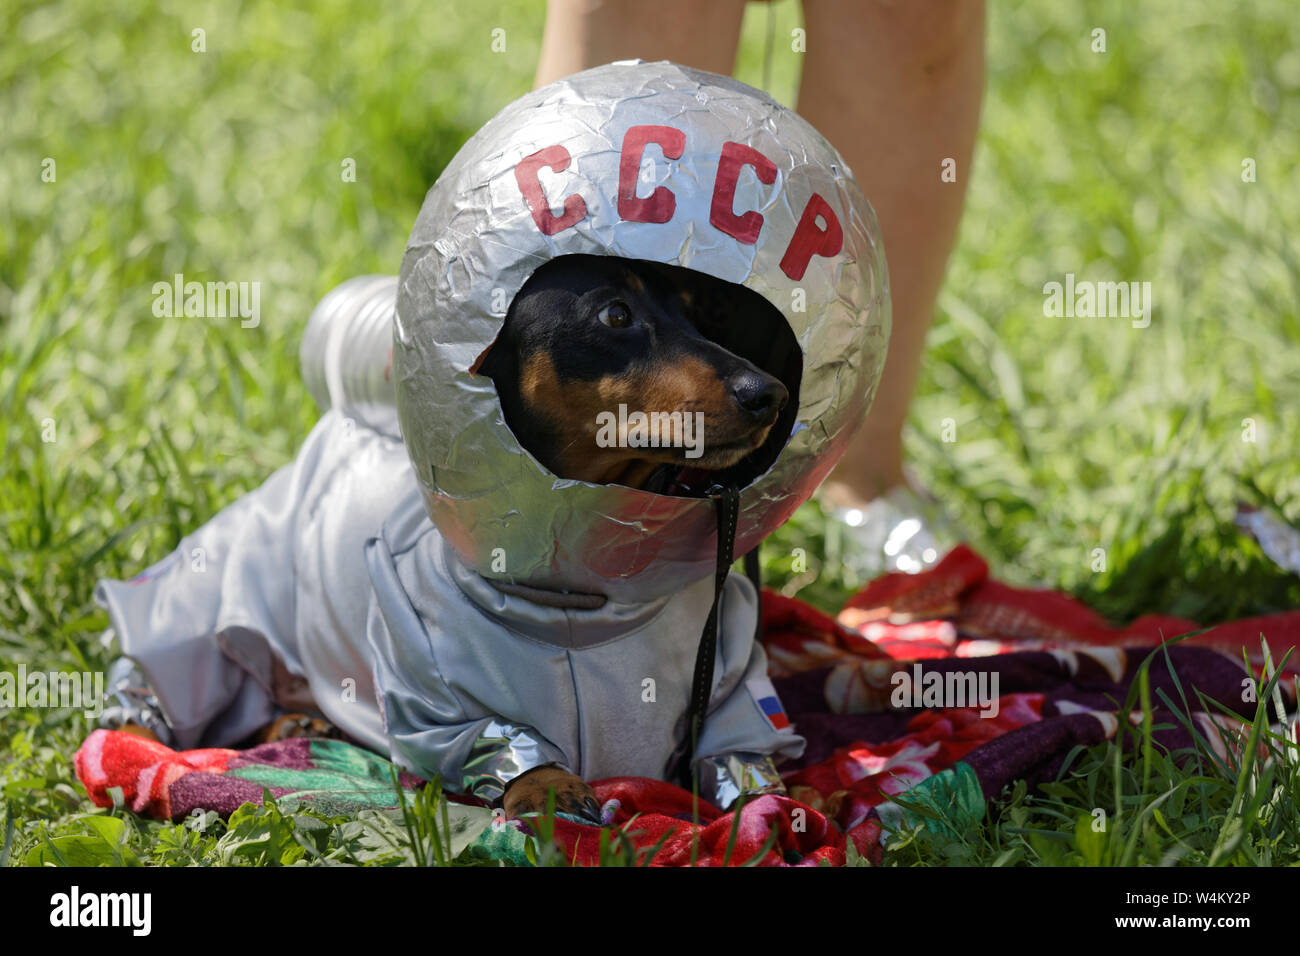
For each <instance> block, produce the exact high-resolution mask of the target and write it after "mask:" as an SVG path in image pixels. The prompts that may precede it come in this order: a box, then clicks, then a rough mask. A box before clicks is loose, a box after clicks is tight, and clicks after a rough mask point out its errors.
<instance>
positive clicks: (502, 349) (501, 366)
mask: <svg viewBox="0 0 1300 956" xmlns="http://www.w3.org/2000/svg"><path fill="white" fill-rule="evenodd" d="M509 352H510V349H509V347H508V346H506V345H504V344H502V342H501V339H500V337H498V338H497V339H496V340H495V341H494V342H493V343H492V344H491V345H489V346H488V347H487V348H485V349H484V350H483V351H482V352H480V353H479V357H478V358H476V359H475V360H474V364H473V365H471V366H470V367H469V374H471V375H486V376H487V377H488V378H490V379H494V380H495V379H496V377H497V376H498V375H501V374H503V373H504V372H506V371H507V368H506V366H507V359H506V356H507V355H508V354H509Z"/></svg>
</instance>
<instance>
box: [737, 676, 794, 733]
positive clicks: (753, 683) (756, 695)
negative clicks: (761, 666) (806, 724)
mask: <svg viewBox="0 0 1300 956" xmlns="http://www.w3.org/2000/svg"><path fill="white" fill-rule="evenodd" d="M745 689H746V690H748V691H749V696H750V697H751V698H753V701H754V704H755V706H757V707H758V711H759V713H761V714H762V715H763V718H764V719H765V720H766V721H767V722H768V724H770V725H771V727H772V729H773V730H775V731H776V732H777V733H780V734H792V733H794V728H793V727H792V726H790V718H789V717H787V716H786V715H785V708H784V707H782V706H781V699H780V698H779V697H777V696H776V688H775V687H773V686H772V682H771V681H770V680H768V679H767V678H766V677H757V678H755V679H754V680H748V681H745Z"/></svg>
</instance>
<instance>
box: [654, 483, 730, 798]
mask: <svg viewBox="0 0 1300 956" xmlns="http://www.w3.org/2000/svg"><path fill="white" fill-rule="evenodd" d="M706 494H707V495H708V496H709V497H710V498H712V499H713V503H714V505H715V506H716V509H717V516H718V561H717V567H716V570H715V573H714V577H713V607H711V608H710V609H709V619H708V620H707V621H705V622H704V632H703V633H702V634H701V635H700V648H699V650H698V651H697V652H696V654H695V677H694V679H693V680H692V682H691V700H690V706H689V707H688V708H687V711H686V738H685V739H684V740H683V741H682V742H681V743H680V744H678V746H677V750H676V752H675V754H674V756H673V758H672V761H671V763H670V766H671V767H672V771H673V772H672V779H675V780H678V781H684V782H685V786H688V787H689V786H690V782H691V776H692V773H691V762H692V760H693V759H694V757H695V748H696V746H697V745H698V744H699V739H700V728H701V727H702V726H703V724H704V715H705V712H706V711H707V710H708V706H709V696H710V692H711V691H712V690H713V662H714V658H715V657H716V656H717V649H718V605H719V604H720V603H721V601H722V589H723V587H724V586H725V585H726V583H727V574H728V572H730V570H731V563H732V561H733V560H734V558H733V557H732V552H733V551H734V549H735V547H736V522H737V520H738V519H739V517H740V492H739V491H738V490H737V489H736V487H735V486H734V485H725V486H723V485H714V486H713V487H712V488H710V489H709V490H708V491H707V492H706Z"/></svg>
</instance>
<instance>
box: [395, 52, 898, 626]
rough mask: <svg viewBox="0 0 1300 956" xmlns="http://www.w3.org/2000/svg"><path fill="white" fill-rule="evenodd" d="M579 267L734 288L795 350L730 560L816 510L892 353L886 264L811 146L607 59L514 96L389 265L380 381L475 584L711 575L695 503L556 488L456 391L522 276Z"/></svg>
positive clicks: (583, 486)
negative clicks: (585, 260)
mask: <svg viewBox="0 0 1300 956" xmlns="http://www.w3.org/2000/svg"><path fill="white" fill-rule="evenodd" d="M575 253H581V254H589V255H609V256H622V257H625V258H629V259H646V260H651V261H654V262H659V263H664V264H668V265H674V266H681V267H685V268H688V269H692V270H696V271H697V272H701V273H705V274H707V275H710V276H713V277H715V278H717V279H721V280H724V281H726V282H731V283H736V284H738V285H741V286H745V287H747V288H748V289H751V290H753V291H754V292H756V293H758V294H760V295H761V296H763V298H764V299H766V300H767V302H769V303H771V305H772V306H774V307H775V309H776V310H777V311H779V313H780V315H781V316H782V317H784V319H785V321H786V322H787V323H788V324H789V327H790V329H791V331H792V332H793V333H794V338H795V341H797V343H798V346H799V348H800V350H801V351H802V373H801V377H800V381H799V386H798V394H797V396H796V395H794V394H792V396H791V401H792V402H793V401H794V400H795V399H796V398H797V400H798V406H797V414H796V415H795V416H794V425H793V428H792V430H791V433H790V434H789V436H788V441H787V442H785V444H784V448H783V449H781V451H780V454H779V456H778V457H777V458H776V461H775V463H774V464H772V465H771V467H770V468H768V469H767V470H766V471H764V472H763V473H762V474H760V475H758V476H757V477H756V478H754V479H753V480H752V481H750V482H749V483H748V484H747V485H745V486H744V487H743V488H742V489H741V496H740V501H741V514H740V520H739V525H738V529H737V533H736V553H737V554H743V553H745V552H746V551H748V550H749V549H751V548H753V547H754V546H755V545H757V544H758V543H759V542H760V541H761V540H762V539H763V538H764V537H766V536H767V535H768V534H770V533H771V532H772V531H774V530H775V529H776V528H777V527H779V526H780V525H781V524H782V523H783V522H784V521H785V520H786V519H788V518H789V517H790V515H791V514H792V513H793V512H794V510H795V509H796V508H798V507H799V505H801V504H802V503H803V502H804V501H806V500H807V499H808V498H809V497H810V496H811V495H812V493H813V492H814V491H815V490H816V488H817V486H818V485H819V484H820V483H821V481H822V480H823V479H824V478H825V477H826V475H827V474H828V473H829V472H830V470H831V468H832V467H833V466H834V464H835V462H836V461H837V460H838V459H839V457H840V455H841V454H842V453H843V451H844V448H845V445H846V443H847V442H848V440H849V438H850V437H851V435H852V433H853V432H854V431H855V430H856V428H857V427H858V426H859V425H860V424H861V422H862V420H863V418H864V417H865V415H866V412H867V409H868V407H869V406H870V403H871V399H872V397H873V396H874V394H875V389H876V386H877V384H878V383H879V380H880V374H881V370H882V368H883V365H884V359H885V350H886V346H887V343H888V338H889V292H888V282H887V275H886V269H885V260H884V254H883V250H882V248H881V241H880V233H879V228H878V226H877V223H876V218H875V214H874V212H873V211H872V209H871V206H870V205H869V203H868V202H867V200H866V198H865V197H864V196H863V194H862V191H861V189H860V188H859V187H858V185H857V183H856V182H855V180H854V179H853V176H852V173H851V172H850V170H849V169H848V167H847V166H846V165H845V164H844V161H843V159H841V158H840V156H839V154H838V153H837V152H836V151H835V150H834V148H832V147H831V145H830V144H829V143H827V142H826V140H825V139H823V138H822V136H821V135H820V134H818V133H817V131H816V130H814V129H813V128H812V127H811V126H810V125H808V123H807V122H805V121H804V120H803V119H802V118H800V117H799V116H798V115H797V114H796V113H794V112H793V111H792V110H789V109H787V108H786V107H784V106H782V105H781V104H779V103H777V102H776V101H775V100H773V99H771V98H770V97H769V96H767V95H766V94H764V93H762V92H760V91H758V90H755V89H753V88H752V87H749V86H746V85H744V84H743V83H739V82H737V81H735V80H732V79H729V78H727V77H722V76H718V75H715V74H712V73H705V72H702V71H698V70H692V69H688V68H686V67H681V66H678V65H676V64H673V63H668V62H660V63H644V62H641V61H623V62H618V63H611V64H609V65H607V66H603V67H598V68H596V69H592V70H587V71H585V72H582V73H578V74H575V75H573V76H570V77H567V78H565V79H563V80H560V81H558V82H556V83H552V84H551V85H549V86H546V87H543V88H542V89H539V90H535V91H533V92H531V93H529V94H527V95H525V96H523V97H521V98H520V99H518V100H516V101H515V102H514V103H511V104H510V105H509V106H507V107H505V108H504V109H503V110H502V111H501V112H500V113H498V114H497V115H496V116H495V117H493V118H492V119H491V120H490V121H489V122H488V123H487V124H486V125H484V126H483V128H482V129H481V130H479V132H478V133H477V134H475V135H474V136H473V137H472V138H471V139H470V140H469V141H468V142H467V143H466V144H465V146H464V147H462V148H461V150H460V152H458V153H457V154H456V156H455V157H454V158H453V159H452V161H451V162H450V163H449V164H448V166H447V168H446V169H445V170H444V171H443V173H442V175H441V176H440V177H439V178H438V181H437V182H436V183H434V185H433V187H432V188H431V189H430V190H429V193H428V195H427V196H426V197H425V201H424V205H423V206H422V208H421V209H420V214H419V216H418V217H417V219H416V222H415V227H414V228H413V229H412V231H411V237H410V240H409V242H408V243H407V246H406V254H405V256H404V257H403V260H402V269H401V275H400V278H399V284H398V293H397V312H396V318H395V324H394V339H393V374H394V376H395V381H396V389H397V407H398V416H399V419H400V422H401V428H402V434H403V437H404V439H405V442H406V447H407V450H408V452H409V454H410V457H411V463H412V465H413V466H414V468H415V472H416V475H417V477H418V480H419V482H420V485H421V487H422V489H423V491H424V495H425V506H426V508H427V509H428V512H429V515H430V517H431V518H432V519H433V521H434V523H435V524H436V525H437V527H438V529H439V530H440V531H441V532H442V534H443V535H444V536H445V537H446V538H447V540H448V541H449V542H450V543H451V545H452V546H453V547H454V548H455V549H456V551H457V552H458V553H459V554H460V556H461V557H462V558H463V559H464V560H465V561H466V562H467V563H468V564H469V565H471V566H472V567H474V568H476V569H477V570H478V571H479V572H480V573H481V574H483V575H484V576H485V577H488V578H495V579H499V580H504V581H512V582H515V583H525V584H528V585H532V586H534V587H540V588H550V589H561V590H568V591H579V592H588V593H595V594H603V595H605V596H606V597H608V598H609V599H611V600H614V601H619V602H628V603H636V602H641V601H646V600H650V599H653V598H657V597H661V596H663V595H666V594H669V593H671V592H673V591H676V590H678V589H680V588H681V587H683V586H684V585H686V584H688V583H690V582H693V581H695V580H698V579H700V578H702V577H706V576H708V575H710V574H712V573H713V570H714V563H715V560H716V540H715V539H716V530H715V515H714V508H713V504H712V502H711V501H710V500H708V499H707V498H697V497H676V496H671V495H661V494H654V493H650V492H645V491H640V490H637V489H633V488H628V487H625V486H621V485H595V484H588V483H585V482H581V481H576V480H572V479H566V478H561V477H557V476H555V475H553V474H551V473H550V472H549V471H547V470H546V469H545V468H544V467H543V466H542V465H541V464H539V463H538V462H537V461H536V459H534V458H533V456H532V455H530V454H529V453H528V452H527V451H526V450H525V449H524V448H523V447H522V446H521V445H520V443H519V442H518V441H517V440H516V438H515V436H514V434H513V433H512V432H511V431H510V429H509V427H508V426H507V425H506V423H505V420H504V416H503V413H502V408H501V403H500V401H499V399H498V397H497V392H496V387H495V385H494V384H493V382H492V381H491V380H490V379H488V378H487V377H485V376H483V375H479V374H474V372H472V371H471V370H472V369H475V368H476V367H477V363H478V361H479V360H480V358H481V357H482V356H483V355H484V354H485V353H486V351H487V350H488V349H489V348H490V347H491V345H492V344H493V342H494V340H495V339H496V337H497V334H498V333H499V332H500V330H501V327H502V324H503V321H504V319H505V316H506V313H507V310H508V309H509V306H510V303H511V301H512V300H513V299H514V297H515V295H516V294H517V293H518V292H519V290H520V289H521V288H522V287H523V285H524V283H525V282H526V281H527V279H528V278H529V277H530V276H531V275H532V274H533V272H534V271H535V270H537V269H538V268H539V267H540V266H541V265H543V264H544V263H546V262H548V261H550V260H552V259H554V258H555V257H557V256H562V255H569V254H575ZM778 438H782V436H778Z"/></svg>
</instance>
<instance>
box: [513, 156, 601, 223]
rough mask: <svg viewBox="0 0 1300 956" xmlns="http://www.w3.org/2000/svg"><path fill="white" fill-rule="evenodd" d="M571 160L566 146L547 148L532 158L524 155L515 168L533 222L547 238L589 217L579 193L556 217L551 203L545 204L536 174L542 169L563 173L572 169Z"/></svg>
mask: <svg viewBox="0 0 1300 956" xmlns="http://www.w3.org/2000/svg"><path fill="white" fill-rule="evenodd" d="M569 160H570V156H569V151H568V150H567V149H565V148H564V147H563V146H547V147H546V148H545V149H539V150H538V151H537V152H535V153H533V154H532V155H531V156H525V157H524V158H523V159H521V160H520V161H519V163H518V165H516V166H515V182H517V183H518V184H519V191H520V192H521V193H523V194H524V200H525V201H526V202H527V203H528V211H529V212H531V213H532V214H533V222H535V223H537V228H538V229H540V230H541V231H542V235H544V236H553V235H555V234H556V233H557V232H559V231H560V230H562V229H568V228H569V227H570V226H572V225H573V224H574V223H578V222H582V220H583V219H585V218H586V217H587V203H586V202H585V201H584V200H583V198H582V197H581V196H579V195H578V194H577V193H574V194H573V195H571V196H566V197H565V198H564V214H563V215H560V216H556V215H555V214H554V213H552V212H551V206H550V203H548V202H547V201H546V193H545V192H544V191H543V190H542V181H541V179H540V178H539V177H538V175H537V173H538V171H539V170H540V169H542V167H547V168H549V169H550V170H552V171H553V172H557V173H562V172H564V171H565V170H566V169H568V168H569Z"/></svg>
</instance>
